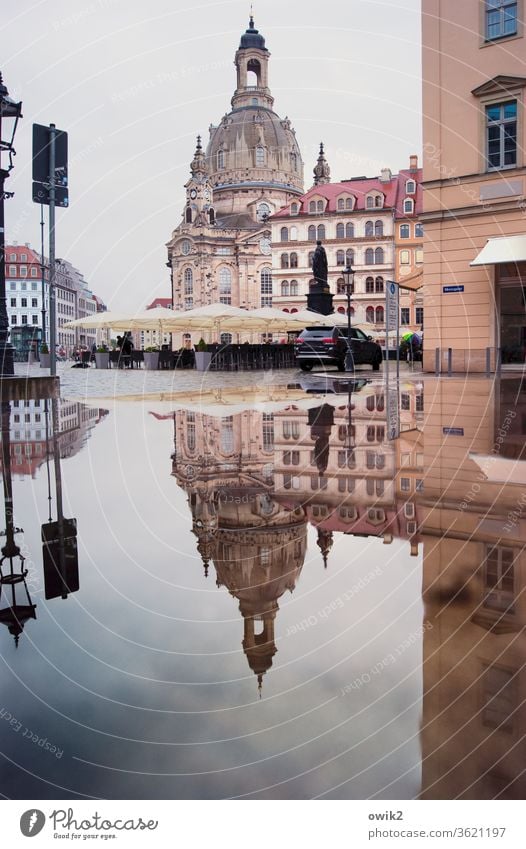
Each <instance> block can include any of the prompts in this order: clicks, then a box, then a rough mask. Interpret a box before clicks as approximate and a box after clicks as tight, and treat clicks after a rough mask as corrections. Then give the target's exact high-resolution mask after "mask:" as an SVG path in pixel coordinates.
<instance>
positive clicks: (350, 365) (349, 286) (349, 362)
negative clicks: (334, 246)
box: [343, 263, 354, 372]
mask: <svg viewBox="0 0 526 849" xmlns="http://www.w3.org/2000/svg"><path fill="white" fill-rule="evenodd" d="M343 278H344V280H345V294H346V296H347V353H346V354H345V371H349V372H354V357H353V353H352V340H351V295H352V293H353V290H354V268H353V267H352V265H351V263H349V264H348V266H347V268H346V269H345V271H344V272H343Z"/></svg>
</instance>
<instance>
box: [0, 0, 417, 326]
mask: <svg viewBox="0 0 526 849" xmlns="http://www.w3.org/2000/svg"><path fill="white" fill-rule="evenodd" d="M249 12H250V3H249V2H247V0H219V2H218V0H201V2H200V0H196V4H195V5H192V3H191V2H190V0H149V2H147V3H143V2H139V0H37V2H34V0H17V2H15V0H11V2H10V3H9V4H8V5H6V6H5V7H4V8H3V15H2V24H1V25H0V38H1V43H2V60H1V61H2V65H1V69H2V72H3V75H4V83H5V84H6V85H7V87H8V90H9V93H10V95H11V96H12V97H14V98H16V99H20V100H22V101H23V114H24V119H23V121H22V122H21V123H20V125H19V129H18V132H17V137H16V143H15V146H16V149H17V157H16V168H15V170H14V171H13V172H12V175H11V177H10V178H9V180H8V184H7V188H8V189H9V190H15V192H16V195H15V198H14V199H13V200H9V201H7V203H6V240H7V242H12V241H17V242H19V243H24V242H30V243H31V244H32V246H33V247H36V248H39V246H40V228H39V220H40V207H39V206H38V205H37V204H34V203H33V202H32V201H31V144H32V142H31V138H32V124H33V123H40V124H46V125H47V124H49V123H52V122H53V123H55V124H56V126H57V127H58V128H59V129H62V130H66V131H67V132H68V134H69V185H70V204H71V205H70V207H69V209H67V210H61V209H59V210H58V211H57V256H60V257H64V258H66V259H68V260H69V261H70V262H72V263H73V264H74V265H75V266H77V268H79V269H80V270H81V271H82V272H83V274H84V276H85V278H86V280H87V281H88V283H89V285H90V286H91V288H92V289H93V291H94V292H95V293H96V294H98V295H100V296H101V297H102V298H103V299H104V300H105V301H106V303H107V304H108V306H109V307H110V308H111V309H127V308H130V309H135V308H141V307H144V306H145V305H146V304H147V303H148V302H149V301H150V300H151V299H152V298H154V297H168V296H169V294H170V291H169V275H168V269H167V268H166V265H165V262H166V249H165V243H166V242H167V241H168V239H169V238H170V235H171V232H172V230H173V229H174V227H176V226H177V225H178V224H179V223H180V220H181V211H182V208H183V204H184V197H185V195H184V189H183V186H184V183H185V182H186V180H187V179H188V176H189V163H190V161H191V158H192V154H193V151H194V147H195V136H196V135H197V133H201V134H202V135H203V139H204V140H205V142H206V141H207V140H208V127H209V125H210V123H214V124H215V123H217V122H218V121H219V120H220V118H221V117H222V116H223V115H224V114H225V112H228V111H229V110H230V98H231V96H232V94H233V92H234V88H235V70H234V65H233V59H234V54H235V51H236V49H237V47H238V45H239V39H240V36H241V34H242V32H243V31H244V30H245V29H246V27H247V25H248V16H249ZM254 15H255V23H256V26H257V28H258V29H259V30H260V32H261V33H262V34H263V35H264V36H265V38H266V43H267V47H268V49H269V50H270V52H271V54H272V55H271V59H270V87H271V90H272V93H273V95H274V97H275V104H274V108H275V110H276V112H277V113H278V114H279V115H280V116H281V117H282V118H284V117H285V116H286V115H288V116H289V118H290V119H291V121H292V124H293V126H294V127H295V129H296V135H297V138H298V141H299V144H300V149H301V152H302V155H303V159H304V162H305V176H306V179H305V189H308V188H309V187H310V185H311V184H312V168H313V167H314V165H315V162H316V158H317V151H318V145H319V142H320V141H321V140H323V141H324V143H325V150H326V154H327V158H328V160H329V164H330V165H331V169H332V179H333V180H334V181H336V180H339V179H345V178H348V177H353V176H359V175H362V174H363V175H367V176H373V175H375V174H378V173H379V170H380V168H382V167H383V166H389V167H390V168H391V169H392V170H393V171H396V170H398V168H403V167H406V166H407V163H408V158H409V155H410V154H412V153H418V154H419V156H420V151H421V117H420V112H421V92H420V86H421V65H420V0H401V2H398V0H346V2H345V0H325V2H323V3H320V2H319V0H289V2H288V3H284V2H283V0H255V2H254ZM46 212H47V210H46ZM46 252H47V246H46Z"/></svg>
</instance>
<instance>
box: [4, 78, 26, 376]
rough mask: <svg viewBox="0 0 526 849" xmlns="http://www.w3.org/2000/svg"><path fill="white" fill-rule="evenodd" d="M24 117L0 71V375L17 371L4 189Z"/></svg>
mask: <svg viewBox="0 0 526 849" xmlns="http://www.w3.org/2000/svg"><path fill="white" fill-rule="evenodd" d="M21 117H22V103H15V101H14V100H13V99H12V98H11V97H9V93H8V91H7V88H6V87H5V85H4V83H3V80H2V74H1V73H0V376H2V377H4V376H5V377H10V376H12V375H14V373H15V364H14V356H13V346H12V345H11V344H10V342H9V341H8V339H9V321H8V318H7V302H6V295H5V234H4V200H5V199H6V198H10V197H12V196H13V192H5V191H4V181H5V179H6V178H7V177H9V172H10V171H11V169H12V167H13V154H14V153H15V150H14V148H13V142H14V139H15V132H16V127H17V124H18V119H19V118H21ZM5 118H14V124H13V127H12V132H11V138H10V139H6V140H5V141H4V139H3V137H2V122H3V120H4V119H5ZM8 135H9V134H8ZM4 151H5V152H6V153H9V164H8V166H7V170H4V168H3V167H2V161H1V155H2V153H3V152H4Z"/></svg>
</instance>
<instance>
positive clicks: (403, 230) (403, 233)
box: [400, 224, 418, 239]
mask: <svg viewBox="0 0 526 849" xmlns="http://www.w3.org/2000/svg"><path fill="white" fill-rule="evenodd" d="M417 227H418V224H417ZM415 235H416V234H415ZM410 236H411V228H410V227H409V224H400V238H401V239H409V237H410Z"/></svg>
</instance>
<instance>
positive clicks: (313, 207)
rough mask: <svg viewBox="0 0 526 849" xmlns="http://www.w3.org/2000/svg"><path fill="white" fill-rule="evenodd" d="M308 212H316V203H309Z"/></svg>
mask: <svg viewBox="0 0 526 849" xmlns="http://www.w3.org/2000/svg"><path fill="white" fill-rule="evenodd" d="M309 212H316V201H315V200H311V202H310V203H309Z"/></svg>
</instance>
